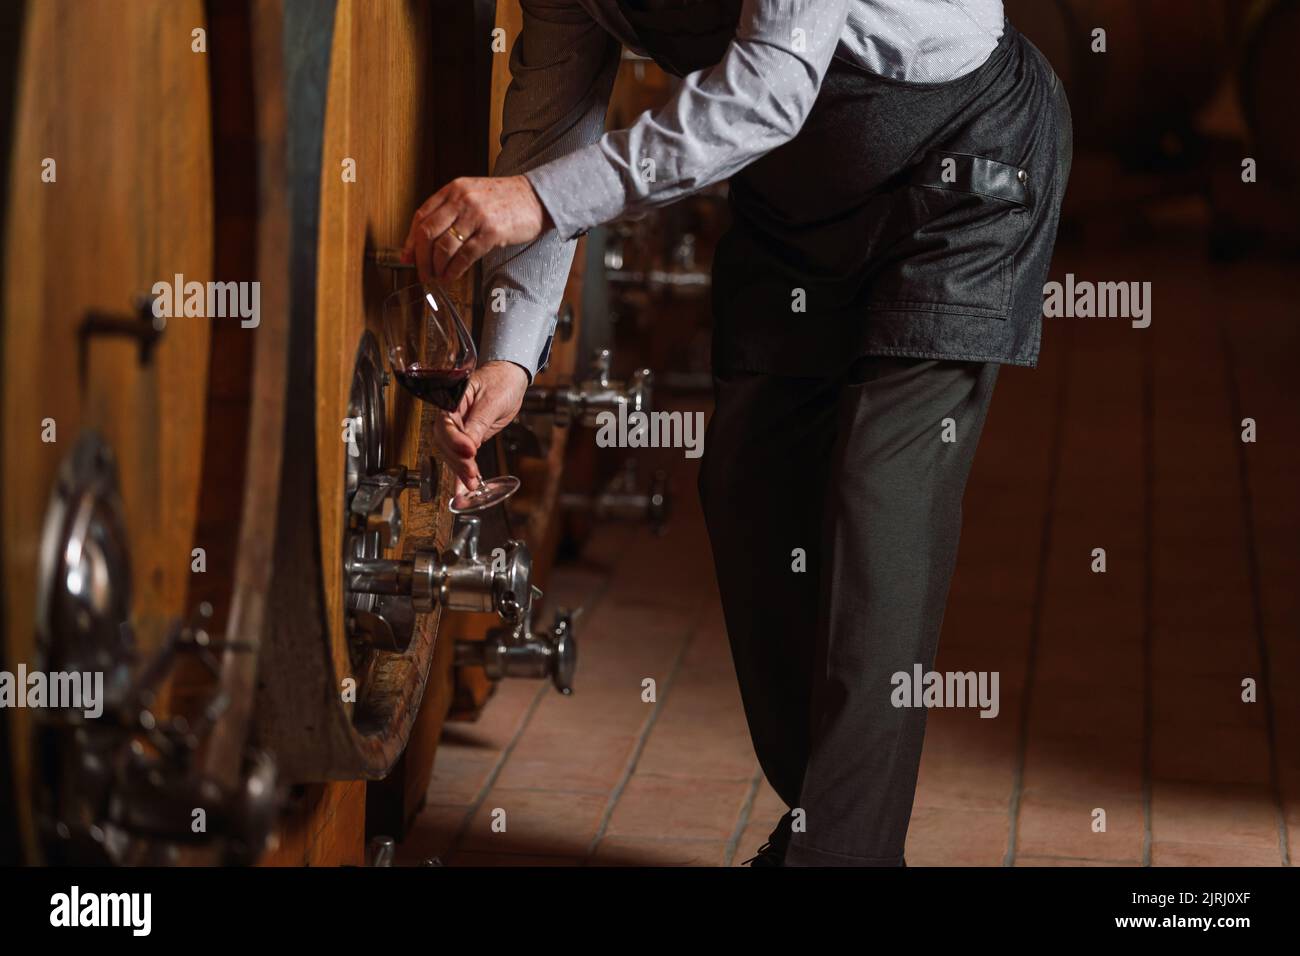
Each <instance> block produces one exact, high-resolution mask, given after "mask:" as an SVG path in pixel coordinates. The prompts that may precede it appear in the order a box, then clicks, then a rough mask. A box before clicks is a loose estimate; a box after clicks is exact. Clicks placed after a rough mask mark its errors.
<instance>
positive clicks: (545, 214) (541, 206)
mask: <svg viewBox="0 0 1300 956" xmlns="http://www.w3.org/2000/svg"><path fill="white" fill-rule="evenodd" d="M519 178H520V179H521V180H523V182H524V188H525V189H526V190H527V192H528V195H529V196H531V197H532V200H533V203H534V204H535V205H536V208H537V214H538V216H539V218H540V221H541V224H542V228H541V230H540V231H541V232H549V231H550V230H552V229H554V228H555V221H554V220H553V219H551V211H550V210H549V209H547V208H546V203H544V202H542V197H541V196H539V195H538V194H537V190H536V189H535V188H534V187H533V183H532V180H530V179H529V178H528V177H527V176H523V175H521V176H520V177H519Z"/></svg>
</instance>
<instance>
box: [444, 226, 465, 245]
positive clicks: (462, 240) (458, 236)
mask: <svg viewBox="0 0 1300 956" xmlns="http://www.w3.org/2000/svg"><path fill="white" fill-rule="evenodd" d="M447 231H448V232H449V233H451V234H452V235H453V236H455V237H456V239H457V241H458V242H459V243H460V244H461V245H462V246H463V245H465V237H464V236H462V235H461V234H460V233H459V232H457V231H456V227H455V226H454V225H451V226H448V227H447Z"/></svg>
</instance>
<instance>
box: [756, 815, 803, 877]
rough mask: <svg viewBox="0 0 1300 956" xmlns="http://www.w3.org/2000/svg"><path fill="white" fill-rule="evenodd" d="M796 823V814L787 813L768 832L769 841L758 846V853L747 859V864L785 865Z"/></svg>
mask: <svg viewBox="0 0 1300 956" xmlns="http://www.w3.org/2000/svg"><path fill="white" fill-rule="evenodd" d="M793 824H794V814H793V813H788V812H787V813H786V815H785V816H783V817H782V818H781V822H780V823H778V824H777V825H776V829H775V830H773V831H772V832H771V833H770V834H768V837H767V842H766V843H764V844H763V845H762V846H760V847H759V848H758V853H756V854H755V855H754V856H751V857H750V858H749V859H748V860H746V861H745V864H744V865H746V866H785V851H786V848H787V847H789V846H790V836H791V834H792V826H793Z"/></svg>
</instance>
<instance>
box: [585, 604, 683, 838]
mask: <svg viewBox="0 0 1300 956" xmlns="http://www.w3.org/2000/svg"><path fill="white" fill-rule="evenodd" d="M703 603H704V602H703V601H702V600H701V601H699V602H697V607H696V608H695V613H694V615H693V617H692V620H691V623H690V625H689V626H688V627H687V629H686V640H684V641H683V642H682V647H681V650H679V651H678V652H677V657H676V658H675V659H674V660H673V663H672V666H671V667H670V668H669V670H668V677H667V679H666V680H665V681H664V685H663V693H662V694H660V695H659V696H658V698H657V699H656V700H655V703H654V707H653V709H652V710H651V711H650V716H649V718H647V720H646V725H645V728H644V729H643V730H642V731H641V734H640V736H639V737H638V739H637V742H636V746H635V747H634V748H633V749H632V755H631V756H630V757H628V759H627V764H626V766H625V767H624V769H623V775H622V776H621V777H620V778H619V781H618V783H616V784H614V787H613V788H612V789H611V790H610V792H609V796H608V797H607V798H606V800H605V809H604V810H603V811H602V812H601V816H600V823H599V824H598V825H597V826H596V833H595V835H594V836H593V837H592V838H591V843H590V845H589V846H588V847H587V858H588V859H590V858H591V857H593V856H594V855H595V852H596V847H597V846H598V845H599V843H600V841H601V840H603V839H604V838H605V831H606V830H608V829H609V821H610V819H611V818H612V817H613V816H614V808H615V807H616V806H617V805H618V801H619V800H620V799H621V798H622V796H623V791H624V790H625V789H627V785H628V783H629V782H630V781H631V779H632V775H633V774H634V773H635V772H636V765H637V763H638V762H640V760H641V754H642V753H643V752H644V751H645V746H646V742H647V741H648V740H649V739H650V732H651V731H652V730H653V729H654V726H655V724H656V723H657V722H658V720H659V714H660V712H661V711H662V710H663V708H664V706H665V704H667V702H668V696H669V694H671V693H672V689H673V685H674V684H676V682H677V674H678V672H679V671H680V670H681V668H682V662H683V661H684V660H685V659H686V653H687V651H689V650H690V648H691V645H692V644H693V643H694V642H695V635H696V634H697V633H698V631H699V628H700V617H701V615H702V613H703V612H702V605H703Z"/></svg>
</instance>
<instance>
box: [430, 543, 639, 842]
mask: <svg viewBox="0 0 1300 956" xmlns="http://www.w3.org/2000/svg"><path fill="white" fill-rule="evenodd" d="M613 579H614V568H613V567H612V566H611V568H610V573H609V574H607V575H606V576H605V580H604V584H603V586H601V587H600V588H599V589H598V590H597V591H596V592H595V594H593V595H592V598H591V601H590V609H588V608H587V607H586V606H585V605H584V606H582V608H581V610H582V613H583V615H584V616H586V615H587V614H589V613H591V612H594V611H595V609H596V608H597V607H598V606H599V605H600V603H601V601H603V600H604V598H605V595H606V593H607V592H608V591H609V589H610V587H611V586H612V584H613ZM546 690H547V687H546V684H545V683H543V684H542V685H541V686H540V687H539V688H538V689H537V694H536V695H535V696H534V697H533V700H532V703H531V704H529V705H528V709H527V710H526V711H525V712H524V717H523V719H522V720H521V721H520V722H519V727H518V728H517V729H516V730H515V732H514V734H513V735H512V736H511V738H510V742H509V743H508V744H507V745H506V746H505V747H503V748H502V749H501V756H500V758H499V759H498V760H497V762H496V764H495V765H494V766H493V767H492V770H491V772H490V773H489V774H488V776H487V779H486V780H485V781H484V782H483V786H482V788H481V789H480V791H479V795H478V798H477V799H475V800H474V802H473V803H472V804H471V805H470V807H469V809H468V811H467V812H466V814H465V818H464V820H462V821H461V825H460V827H459V828H458V829H457V831H456V836H455V838H454V839H453V841H452V845H451V849H450V850H449V851H448V852H449V854H450V853H452V852H455V851H457V850H459V849H460V844H461V841H462V840H464V838H465V836H466V835H467V834H468V832H469V828H470V826H471V825H472V824H473V822H474V817H475V815H476V814H477V813H478V811H479V809H480V808H481V807H482V806H483V804H484V802H485V801H486V800H487V797H488V794H489V793H491V792H492V788H493V787H494V786H495V785H496V782H497V780H498V778H500V776H501V772H502V771H503V770H504V769H505V765H506V761H507V760H508V759H509V757H510V755H511V754H512V753H514V750H515V747H516V746H517V745H518V743H519V739H520V738H521V737H523V735H524V731H525V730H527V729H528V725H529V724H530V723H532V719H533V714H534V713H536V712H537V708H538V707H540V706H541V704H542V697H543V696H544V695H545V693H546ZM485 852H486V851H485ZM589 852H590V851H589ZM569 859H573V858H572V857H569ZM582 859H583V862H585V861H586V857H583V858H582Z"/></svg>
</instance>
